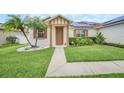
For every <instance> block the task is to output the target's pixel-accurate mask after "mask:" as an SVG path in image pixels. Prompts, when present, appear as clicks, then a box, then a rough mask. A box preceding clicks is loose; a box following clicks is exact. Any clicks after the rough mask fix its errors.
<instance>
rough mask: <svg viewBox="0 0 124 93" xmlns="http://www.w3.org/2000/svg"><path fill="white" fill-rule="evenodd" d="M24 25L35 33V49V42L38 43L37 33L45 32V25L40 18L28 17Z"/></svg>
mask: <svg viewBox="0 0 124 93" xmlns="http://www.w3.org/2000/svg"><path fill="white" fill-rule="evenodd" d="M25 25H26V26H28V27H29V28H32V29H33V30H34V31H36V36H35V37H36V41H35V47H37V41H38V32H39V31H46V29H47V24H46V23H45V22H44V21H43V20H42V19H41V18H40V17H33V18H31V17H28V18H27V19H26V20H25Z"/></svg>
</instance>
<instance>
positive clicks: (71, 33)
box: [69, 27, 97, 37]
mask: <svg viewBox="0 0 124 93" xmlns="http://www.w3.org/2000/svg"><path fill="white" fill-rule="evenodd" d="M75 29H76V28H74V27H69V37H74V30H75ZM82 29H87V30H88V36H89V37H95V36H96V33H97V30H95V29H91V28H82Z"/></svg>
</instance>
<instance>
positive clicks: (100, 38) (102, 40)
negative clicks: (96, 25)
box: [96, 32, 105, 44]
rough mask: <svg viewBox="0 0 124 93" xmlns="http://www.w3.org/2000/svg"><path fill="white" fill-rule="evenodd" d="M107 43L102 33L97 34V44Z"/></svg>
mask: <svg viewBox="0 0 124 93" xmlns="http://www.w3.org/2000/svg"><path fill="white" fill-rule="evenodd" d="M104 41H105V38H104V36H103V34H102V33H101V32H97V34H96V43H97V44H103V43H104Z"/></svg>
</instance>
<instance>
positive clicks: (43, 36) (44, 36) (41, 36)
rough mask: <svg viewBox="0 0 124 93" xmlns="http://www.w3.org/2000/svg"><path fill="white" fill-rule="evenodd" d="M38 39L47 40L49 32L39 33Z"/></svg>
mask: <svg viewBox="0 0 124 93" xmlns="http://www.w3.org/2000/svg"><path fill="white" fill-rule="evenodd" d="M38 38H47V31H39V32H38Z"/></svg>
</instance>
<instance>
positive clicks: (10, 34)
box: [0, 23, 29, 44]
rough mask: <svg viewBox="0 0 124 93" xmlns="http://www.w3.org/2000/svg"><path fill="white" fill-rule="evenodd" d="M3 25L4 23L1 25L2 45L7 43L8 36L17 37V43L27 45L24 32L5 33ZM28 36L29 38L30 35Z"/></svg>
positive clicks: (0, 41) (0, 36) (0, 39)
mask: <svg viewBox="0 0 124 93" xmlns="http://www.w3.org/2000/svg"><path fill="white" fill-rule="evenodd" d="M1 25H2V23H0V44H5V43H7V41H6V37H7V36H16V37H17V38H18V40H17V42H18V43H20V44H24V43H27V41H26V39H25V37H24V35H23V34H22V32H5V31H4V29H3V28H2V27H1ZM27 36H28V37H29V34H28V33H27Z"/></svg>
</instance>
